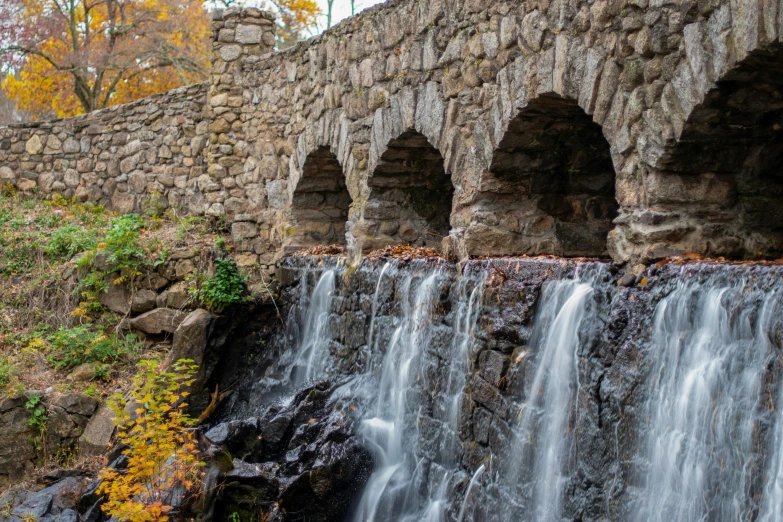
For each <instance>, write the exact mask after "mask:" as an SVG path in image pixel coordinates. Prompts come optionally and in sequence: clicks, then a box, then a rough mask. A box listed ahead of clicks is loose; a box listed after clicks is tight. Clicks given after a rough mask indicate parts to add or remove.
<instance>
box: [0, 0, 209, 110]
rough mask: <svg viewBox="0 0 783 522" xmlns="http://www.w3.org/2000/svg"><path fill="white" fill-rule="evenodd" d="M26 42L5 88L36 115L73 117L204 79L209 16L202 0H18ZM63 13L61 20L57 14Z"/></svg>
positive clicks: (20, 45) (16, 48) (21, 44)
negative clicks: (21, 60) (65, 0)
mask: <svg viewBox="0 0 783 522" xmlns="http://www.w3.org/2000/svg"><path fill="white" fill-rule="evenodd" d="M18 1H21V2H22V3H23V13H24V14H23V15H22V16H20V17H18V18H19V20H17V21H15V23H17V24H20V25H22V26H25V27H24V28H25V30H26V31H24V33H25V34H30V35H32V36H34V38H32V37H31V38H30V39H29V41H20V42H15V43H14V46H13V47H14V49H13V50H14V52H16V53H18V54H21V55H23V56H24V63H23V65H22V67H21V69H20V70H18V71H17V74H16V75H8V76H7V77H6V78H5V80H4V81H3V82H2V85H1V87H2V88H3V90H4V91H5V92H6V94H7V95H8V97H9V98H11V99H12V100H14V101H16V103H17V105H18V107H19V108H20V109H24V110H26V111H28V112H30V113H31V114H32V115H33V117H34V118H44V117H49V116H52V115H55V116H57V117H65V116H73V115H75V114H80V113H82V112H88V111H91V110H96V109H101V108H104V107H108V106H111V105H117V104H122V103H128V102H131V101H133V100H136V99H139V98H143V97H145V96H149V95H151V94H155V93H158V92H163V91H167V90H170V89H174V88H176V87H179V86H181V85H187V84H191V83H196V82H198V81H202V80H203V79H205V78H206V72H207V70H208V68H209V52H210V45H209V34H210V27H209V16H208V13H207V12H206V10H205V9H204V6H203V2H200V1H199V0H130V1H126V2H116V1H108V2H107V1H105V0H85V1H84V2H73V3H65V4H62V3H60V2H58V1H57V0H18ZM59 9H64V10H65V12H64V13H63V15H58V10H59Z"/></svg>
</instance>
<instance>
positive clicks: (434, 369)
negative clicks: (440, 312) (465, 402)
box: [353, 264, 481, 522]
mask: <svg viewBox="0 0 783 522" xmlns="http://www.w3.org/2000/svg"><path fill="white" fill-rule="evenodd" d="M392 271H394V268H393V267H392V266H391V265H390V264H387V265H385V266H384V267H383V269H382V270H381V272H380V275H379V277H378V283H377V286H376V291H375V293H374V299H373V317H372V318H371V328H370V333H369V336H368V339H369V340H370V343H371V345H372V346H373V347H374V349H375V350H378V348H379V343H378V340H377V339H378V336H379V332H377V331H376V330H375V328H374V326H375V312H376V311H377V309H378V307H379V302H378V296H379V293H380V291H381V285H383V284H384V282H385V279H384V276H385V275H386V274H387V273H390V272H392ZM445 281H446V276H445V274H444V273H443V272H442V271H441V270H440V269H437V268H434V269H433V268H429V269H427V270H425V271H424V273H423V274H420V275H417V276H415V277H412V276H410V275H408V276H406V277H404V278H403V279H402V280H401V281H398V285H399V287H398V290H397V291H398V295H401V296H406V297H404V298H403V300H402V309H401V311H400V312H401V317H399V318H398V323H397V325H396V328H394V330H393V332H392V333H391V335H390V337H389V340H388V343H387V344H386V348H385V354H384V355H383V358H382V361H381V363H380V364H379V365H377V366H376V367H374V368H373V369H372V372H371V374H372V375H374V376H375V378H376V379H377V384H376V385H375V386H374V389H375V393H374V397H373V399H372V401H371V405H370V407H369V408H368V411H367V413H366V415H365V419H364V420H363V421H362V423H361V429H360V432H361V434H362V436H363V437H364V438H365V440H366V441H367V443H368V445H369V447H371V448H373V451H374V454H375V459H376V469H375V471H374V473H373V475H372V476H371V477H370V479H369V481H368V484H367V486H366V487H365V490H364V492H363V494H362V496H361V498H360V500H359V502H358V504H357V506H356V510H355V512H354V516H353V520H355V521H356V522H365V521H367V520H373V521H410V522H413V521H417V522H418V521H426V522H438V521H441V520H444V513H445V511H446V508H447V507H448V506H447V497H448V494H449V489H450V487H451V486H452V484H451V479H452V477H453V476H454V472H455V471H456V468H457V460H456V448H457V444H458V443H457V434H456V433H457V427H458V422H459V405H460V402H461V397H462V393H463V389H464V386H465V380H466V378H467V375H468V351H469V346H470V343H471V339H472V330H473V328H474V326H475V324H476V320H477V317H478V309H479V303H480V299H481V286H480V285H479V284H477V283H476V282H475V281H471V280H468V279H464V280H462V281H460V282H459V283H458V284H457V285H456V287H455V295H454V296H453V299H454V304H455V307H454V310H453V326H452V330H447V331H446V332H447V333H450V334H451V340H450V342H447V343H435V344H436V345H439V346H440V345H443V346H445V349H446V350H447V353H437V349H436V348H433V343H432V342H431V341H432V339H433V337H436V336H438V335H439V334H442V333H443V327H442V325H440V326H439V325H436V322H437V321H435V316H436V311H435V310H434V308H435V305H436V303H437V302H438V298H439V296H440V294H441V292H442V290H443V284H444V282H445ZM409 295H410V296H411V298H410V299H408V298H407V296H409ZM376 355H379V354H376ZM436 390H438V391H439V393H437V394H436V393H435V391H436ZM433 429H434V430H438V432H439V433H440V435H441V436H440V437H438V440H435V441H433V440H429V439H431V438H432V437H431V436H432V435H434V433H432V432H431V431H430V430H433ZM425 432H427V433H426V434H425ZM438 442H440V444H438ZM425 446H426V447H425Z"/></svg>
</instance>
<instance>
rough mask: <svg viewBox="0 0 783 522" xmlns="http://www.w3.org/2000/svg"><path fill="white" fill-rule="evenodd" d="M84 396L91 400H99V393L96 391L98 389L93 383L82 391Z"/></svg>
mask: <svg viewBox="0 0 783 522" xmlns="http://www.w3.org/2000/svg"><path fill="white" fill-rule="evenodd" d="M82 391H83V393H84V394H85V395H89V396H90V397H92V398H93V399H100V398H101V392H100V390H99V389H98V387H97V386H96V385H95V383H94V382H93V383H90V385H89V386H87V387H86V388H85V389H84V390H82Z"/></svg>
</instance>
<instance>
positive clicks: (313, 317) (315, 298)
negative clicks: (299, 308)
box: [292, 270, 335, 387]
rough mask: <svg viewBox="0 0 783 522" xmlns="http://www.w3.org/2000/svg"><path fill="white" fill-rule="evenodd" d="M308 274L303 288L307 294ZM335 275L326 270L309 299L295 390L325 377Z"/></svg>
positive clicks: (294, 373)
mask: <svg viewBox="0 0 783 522" xmlns="http://www.w3.org/2000/svg"><path fill="white" fill-rule="evenodd" d="M305 280H306V274H305V277H304V278H303V282H302V286H303V289H305V290H306V284H305ZM334 284H335V271H334V270H324V272H323V274H321V277H320V279H319V280H318V283H317V284H316V285H315V288H314V289H313V293H312V295H311V296H310V305H309V307H308V310H307V312H306V313H305V315H304V321H305V324H304V330H303V332H302V339H301V342H300V343H299V346H297V348H296V362H295V364H294V367H293V376H292V381H293V384H294V385H295V386H297V387H298V386H301V385H302V384H304V383H306V382H310V381H312V380H314V379H318V378H321V377H324V376H325V375H326V370H327V366H328V361H329V336H328V335H327V328H328V327H329V312H330V307H331V303H332V297H333V294H334Z"/></svg>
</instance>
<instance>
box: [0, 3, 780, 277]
mask: <svg viewBox="0 0 783 522" xmlns="http://www.w3.org/2000/svg"><path fill="white" fill-rule="evenodd" d="M272 31H273V25H272V22H271V17H270V16H269V15H268V14H266V13H264V12H261V11H258V10H255V9H227V10H225V11H222V12H217V13H216V15H215V19H214V21H213V44H212V45H213V48H212V58H213V64H212V71H211V76H210V81H209V83H208V84H205V85H197V86H192V87H189V88H183V89H179V90H177V91H172V92H170V93H164V94H162V95H158V96H153V97H151V98H147V99H145V100H141V101H139V102H136V103H134V104H131V105H127V106H120V107H115V108H112V109H107V110H104V111H100V112H96V113H92V114H89V115H86V116H82V117H78V118H72V119H69V120H61V121H55V122H46V123H40V124H30V125H23V126H14V127H9V128H5V129H0V182H11V183H14V184H16V185H17V186H18V187H19V188H20V189H23V190H30V189H32V188H33V187H38V189H40V191H41V192H43V193H49V192H53V191H57V192H61V193H64V194H66V195H68V196H71V195H75V196H76V197H78V198H80V199H83V200H97V201H103V202H104V203H106V204H107V205H111V206H113V207H114V208H115V209H116V210H121V211H129V210H143V208H144V207H145V206H146V205H150V204H152V203H157V204H158V205H162V206H171V207H175V208H178V209H181V210H182V211H185V212H188V213H190V214H196V215H203V214H206V215H209V216H215V217H216V218H218V219H225V220H226V221H227V223H228V224H230V225H231V227H232V232H233V235H234V239H235V242H236V246H237V248H238V250H239V251H241V252H243V259H244V260H245V262H248V263H250V262H260V263H262V264H267V265H270V266H271V265H272V264H274V262H275V261H276V260H277V259H279V257H280V256H281V255H282V254H284V253H286V252H289V251H291V250H293V249H296V248H299V247H301V246H309V245H315V244H332V243H344V244H347V246H348V247H349V250H350V251H351V252H352V253H353V254H354V255H358V254H359V253H360V252H362V251H368V250H371V249H375V248H378V247H381V246H384V245H387V244H391V243H407V244H413V245H430V246H439V247H441V248H442V249H443V251H444V253H445V254H447V255H448V256H450V257H451V258H453V259H457V260H465V259H467V258H468V257H470V256H479V255H507V254H556V255H563V256H607V255H610V256H611V257H613V258H614V259H616V260H619V261H630V262H633V263H638V262H650V261H653V260H655V259H659V258H662V257H666V256H669V255H675V254H680V253H683V252H687V251H693V252H697V253H701V254H706V255H711V256H725V257H727V258H735V259H746V258H759V257H778V256H781V255H783V170H782V168H783V139H782V138H783V133H781V126H782V125H783V46H781V43H780V37H781V33H782V32H783V5H782V4H781V3H779V2H778V0H698V1H696V0H694V1H689V0H676V1H674V0H672V1H670V0H594V1H590V2H587V1H578V0H531V1H527V2H517V1H513V2H507V1H502V0H483V1H479V0H416V1H413V0H390V1H388V2H386V3H385V4H382V5H379V6H376V7H373V8H370V9H368V10H366V11H364V12H362V13H361V14H359V15H358V16H355V17H353V18H351V19H348V20H346V21H344V22H342V23H341V24H339V25H338V26H336V27H334V28H332V29H331V30H329V31H327V32H326V33H324V34H323V35H321V36H318V37H316V38H313V39H311V40H308V41H306V42H302V43H300V44H298V45H297V46H295V47H293V48H291V49H288V50H286V51H282V52H272V51H271V50H272V46H273V45H274V38H273V33H272Z"/></svg>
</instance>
